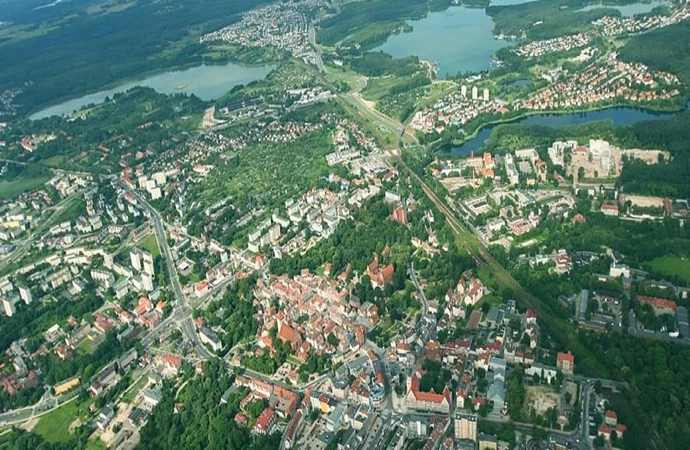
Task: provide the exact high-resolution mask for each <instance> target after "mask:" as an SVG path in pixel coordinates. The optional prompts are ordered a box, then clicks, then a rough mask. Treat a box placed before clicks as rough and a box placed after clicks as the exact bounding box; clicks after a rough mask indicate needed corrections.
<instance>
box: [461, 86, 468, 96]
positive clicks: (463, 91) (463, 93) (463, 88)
mask: <svg viewBox="0 0 690 450" xmlns="http://www.w3.org/2000/svg"><path fill="white" fill-rule="evenodd" d="M460 95H462V96H463V97H465V98H467V86H465V85H464V84H463V85H462V87H461V88H460Z"/></svg>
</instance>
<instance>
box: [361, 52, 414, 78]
mask: <svg viewBox="0 0 690 450" xmlns="http://www.w3.org/2000/svg"><path fill="white" fill-rule="evenodd" d="M351 65H352V68H353V69H354V70H356V71H357V72H359V73H361V74H363V75H366V76H368V77H381V76H384V75H395V76H399V77H404V76H410V75H413V74H414V73H416V72H417V71H418V70H419V69H420V65H419V58H417V57H416V56H408V57H406V58H396V59H394V58H393V57H392V56H391V55H389V54H388V53H383V52H368V53H365V54H364V55H362V57H361V58H353V59H352V61H351Z"/></svg>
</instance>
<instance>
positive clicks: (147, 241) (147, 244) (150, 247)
mask: <svg viewBox="0 0 690 450" xmlns="http://www.w3.org/2000/svg"><path fill="white" fill-rule="evenodd" d="M137 247H139V248H141V249H144V250H146V251H148V252H149V253H151V255H152V256H153V257H154V258H155V257H156V256H160V254H161V251H160V249H159V248H158V241H157V240H156V235H155V234H153V233H151V234H149V235H148V236H146V237H145V238H144V239H142V240H140V241H139V242H137Z"/></svg>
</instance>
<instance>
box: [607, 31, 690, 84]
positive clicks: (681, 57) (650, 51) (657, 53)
mask: <svg viewBox="0 0 690 450" xmlns="http://www.w3.org/2000/svg"><path fill="white" fill-rule="evenodd" d="M689 33H690V22H688V21H684V22H680V23H677V24H675V25H670V26H668V27H664V28H659V29H656V30H653V31H651V32H649V33H643V34H640V35H638V36H635V37H633V38H632V39H630V40H629V41H628V42H627V43H626V44H625V45H624V46H623V47H622V48H621V50H620V57H621V59H623V60H626V61H634V62H640V63H643V64H646V65H648V66H649V67H651V68H654V69H658V70H664V71H667V72H671V73H674V74H676V75H678V76H679V77H680V78H681V79H682V80H683V81H685V83H689V82H690V46H688V35H689Z"/></svg>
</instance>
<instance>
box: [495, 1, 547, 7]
mask: <svg viewBox="0 0 690 450" xmlns="http://www.w3.org/2000/svg"><path fill="white" fill-rule="evenodd" d="M536 1H537V0H491V1H490V3H489V4H490V5H491V6H513V5H522V4H523V3H529V2H536Z"/></svg>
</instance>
